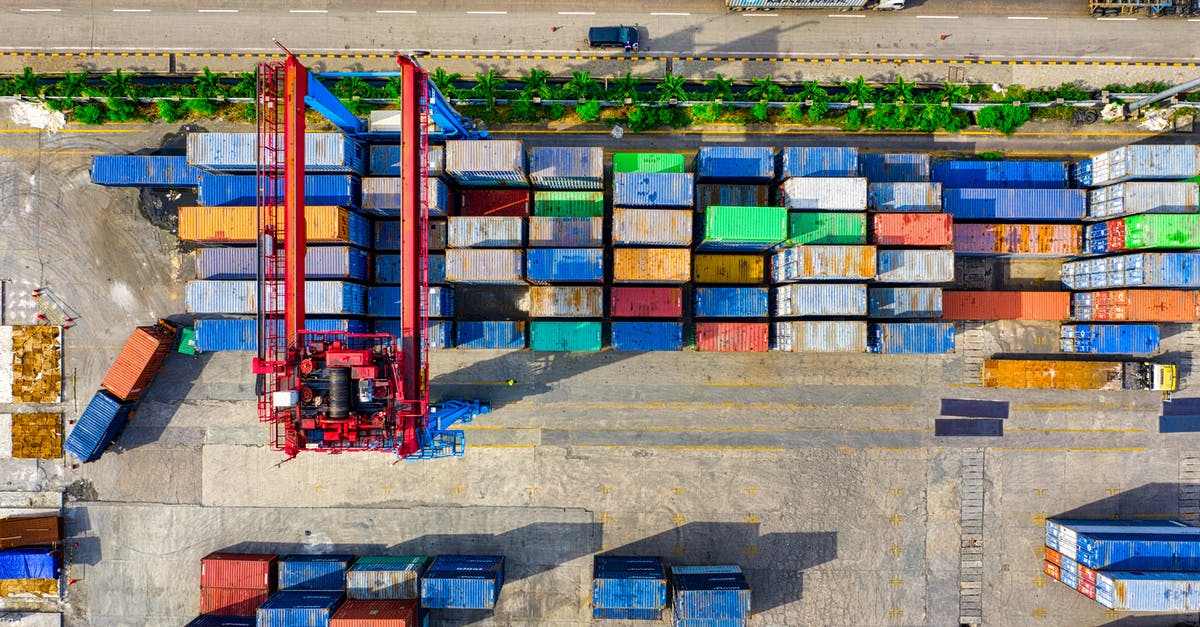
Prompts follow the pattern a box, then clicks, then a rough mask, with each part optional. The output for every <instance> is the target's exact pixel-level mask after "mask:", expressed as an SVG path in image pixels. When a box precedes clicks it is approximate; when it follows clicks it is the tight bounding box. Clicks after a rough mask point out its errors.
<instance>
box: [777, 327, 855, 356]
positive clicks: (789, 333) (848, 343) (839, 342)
mask: <svg viewBox="0 0 1200 627" xmlns="http://www.w3.org/2000/svg"><path fill="white" fill-rule="evenodd" d="M772 326H773V327H774V338H773V340H772V344H771V348H772V349H773V350H777V351H787V352H793V353H865V352H867V323H866V322H851V321H828V320H811V321H809V320H806V321H796V322H776V323H774V324H773V325H772Z"/></svg>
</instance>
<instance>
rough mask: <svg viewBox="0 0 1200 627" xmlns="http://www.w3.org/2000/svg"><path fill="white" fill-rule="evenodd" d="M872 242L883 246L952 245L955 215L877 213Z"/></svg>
mask: <svg viewBox="0 0 1200 627" xmlns="http://www.w3.org/2000/svg"><path fill="white" fill-rule="evenodd" d="M871 243H872V244H876V245H879V246H950V245H952V244H953V243H954V218H953V216H951V215H950V214H948V213H876V214H874V215H872V216H871Z"/></svg>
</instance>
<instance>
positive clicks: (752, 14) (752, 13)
mask: <svg viewBox="0 0 1200 627" xmlns="http://www.w3.org/2000/svg"><path fill="white" fill-rule="evenodd" d="M742 17H779V14H778V13H758V12H756V11H745V12H743V13H742Z"/></svg>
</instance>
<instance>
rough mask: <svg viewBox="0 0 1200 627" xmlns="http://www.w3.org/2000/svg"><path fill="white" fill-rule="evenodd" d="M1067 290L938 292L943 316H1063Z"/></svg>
mask: <svg viewBox="0 0 1200 627" xmlns="http://www.w3.org/2000/svg"><path fill="white" fill-rule="evenodd" d="M1070 305H1071V295H1070V293H1068V292H970V291H966V292H960V291H952V290H946V291H944V292H942V319H943V320H1066V319H1067V318H1068V317H1069V314H1070V308H1071V307H1070Z"/></svg>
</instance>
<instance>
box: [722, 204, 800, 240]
mask: <svg viewBox="0 0 1200 627" xmlns="http://www.w3.org/2000/svg"><path fill="white" fill-rule="evenodd" d="M787 221H788V210H787V208H785V207H709V208H708V211H705V212H704V241H705V242H754V243H764V244H777V243H779V242H782V241H783V240H785V239H787V232H788V225H787Z"/></svg>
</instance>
